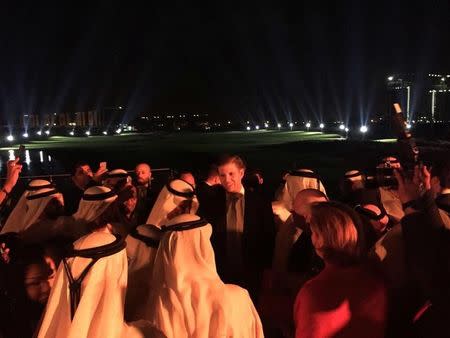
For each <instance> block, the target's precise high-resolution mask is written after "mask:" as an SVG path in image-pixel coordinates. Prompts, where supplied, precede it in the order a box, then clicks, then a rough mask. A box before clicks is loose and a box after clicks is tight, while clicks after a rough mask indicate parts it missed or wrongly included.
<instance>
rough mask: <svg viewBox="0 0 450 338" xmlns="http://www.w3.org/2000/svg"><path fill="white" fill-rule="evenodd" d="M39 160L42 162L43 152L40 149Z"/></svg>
mask: <svg viewBox="0 0 450 338" xmlns="http://www.w3.org/2000/svg"><path fill="white" fill-rule="evenodd" d="M39 160H40V161H41V163H43V162H44V153H43V152H42V150H40V151H39Z"/></svg>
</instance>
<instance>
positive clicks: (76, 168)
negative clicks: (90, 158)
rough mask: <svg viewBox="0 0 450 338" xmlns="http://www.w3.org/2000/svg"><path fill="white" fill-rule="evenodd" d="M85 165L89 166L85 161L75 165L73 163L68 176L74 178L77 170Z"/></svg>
mask: <svg viewBox="0 0 450 338" xmlns="http://www.w3.org/2000/svg"><path fill="white" fill-rule="evenodd" d="M85 165H89V163H87V162H86V161H78V162H77V163H75V164H74V165H73V166H72V171H71V172H70V174H71V175H72V176H75V174H76V173H77V170H78V168H81V167H84V166H85Z"/></svg>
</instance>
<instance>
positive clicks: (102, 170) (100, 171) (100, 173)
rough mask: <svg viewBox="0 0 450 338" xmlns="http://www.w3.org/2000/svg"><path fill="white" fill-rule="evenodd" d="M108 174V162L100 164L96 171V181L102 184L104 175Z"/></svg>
mask: <svg viewBox="0 0 450 338" xmlns="http://www.w3.org/2000/svg"><path fill="white" fill-rule="evenodd" d="M106 172H108V168H107V165H106V162H100V165H99V167H98V170H97V171H96V173H95V174H94V177H93V179H94V181H96V182H100V181H101V180H102V178H103V175H104V174H106Z"/></svg>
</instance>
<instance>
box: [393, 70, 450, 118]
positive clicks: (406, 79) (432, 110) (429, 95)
mask: <svg viewBox="0 0 450 338" xmlns="http://www.w3.org/2000/svg"><path fill="white" fill-rule="evenodd" d="M386 80H387V82H386V87H387V90H388V101H389V106H391V105H392V103H393V102H399V103H400V104H401V106H402V108H403V111H404V112H405V116H406V118H407V120H408V121H412V120H417V121H423V122H426V121H429V122H441V121H442V122H447V121H450V86H449V83H450V75H447V74H435V73H429V74H426V75H425V76H420V77H418V76H417V75H415V74H392V75H389V76H387V77H386ZM388 111H389V110H388Z"/></svg>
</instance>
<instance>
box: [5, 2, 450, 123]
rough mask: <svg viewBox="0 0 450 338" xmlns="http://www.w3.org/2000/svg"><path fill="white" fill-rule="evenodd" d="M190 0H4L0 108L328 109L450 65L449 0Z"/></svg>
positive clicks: (332, 114) (289, 112) (308, 113)
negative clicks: (81, 1)
mask: <svg viewBox="0 0 450 338" xmlns="http://www.w3.org/2000/svg"><path fill="white" fill-rule="evenodd" d="M367 2H369V1H367ZM190 3H191V2H189V1H184V4H181V3H180V4H177V3H176V2H168V1H167V2H166V1H160V2H158V4H153V5H152V4H150V2H149V4H147V5H146V7H142V8H138V7H136V6H135V5H134V4H132V2H127V1H123V2H121V3H120V4H119V3H112V2H111V1H104V2H98V3H96V4H95V5H93V4H90V5H89V6H88V7H68V6H65V5H64V4H63V3H62V2H61V4H60V5H59V7H45V6H44V5H42V4H40V3H39V2H33V3H32V4H30V5H23V6H19V5H13V7H8V6H3V8H1V12H0V13H1V14H0V112H1V114H2V115H3V117H6V118H8V116H9V117H10V116H12V115H14V114H19V113H22V112H23V113H25V112H28V113H32V112H36V113H46V112H62V111H80V110H81V111H82V110H88V109H93V108H95V107H99V108H101V107H110V106H117V105H123V106H125V107H126V113H127V115H128V116H129V117H130V118H131V117H133V116H135V115H136V114H137V113H139V112H142V111H148V112H209V113H210V114H211V116H222V115H223V116H225V114H226V115H230V116H232V115H233V114H234V116H242V117H243V118H244V117H245V118H246V117H247V115H248V113H251V114H253V116H255V117H261V118H270V117H272V116H274V114H277V115H278V116H281V117H283V116H285V117H286V118H287V119H289V118H291V116H292V118H295V117H300V118H310V119H311V118H312V119H314V118H316V119H322V118H323V119H325V120H326V119H334V118H344V117H345V116H349V115H352V116H358V115H360V114H363V115H365V116H369V115H371V114H374V113H376V112H378V111H379V110H382V109H385V108H386V107H385V95H386V94H385V91H384V85H385V79H386V76H387V75H389V74H390V73H393V72H394V73H398V72H408V73H416V74H427V73H429V72H440V73H445V74H447V73H450V54H449V49H450V47H449V46H450V41H449V38H448V37H449V32H450V27H449V26H450V15H449V14H450V12H449V4H448V1H432V0H430V1H423V2H419V4H414V2H412V1H409V2H396V1H389V2H385V3H383V2H382V1H370V4H366V1H335V2H334V4H329V3H328V2H326V1H306V2H301V1H296V2H292V3H291V5H282V4H278V5H274V6H265V5H263V4H258V6H253V7H250V6H248V7H244V6H240V7H239V6H237V7H236V6H234V5H232V4H231V3H230V4H229V3H228V2H224V1H220V2H218V1H211V2H210V3H211V4H210V5H208V6H207V7H197V6H195V7H194V6H193V5H191V4H190ZM213 3H214V4H213ZM330 3H331V2H330ZM163 4H166V5H163Z"/></svg>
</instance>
